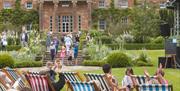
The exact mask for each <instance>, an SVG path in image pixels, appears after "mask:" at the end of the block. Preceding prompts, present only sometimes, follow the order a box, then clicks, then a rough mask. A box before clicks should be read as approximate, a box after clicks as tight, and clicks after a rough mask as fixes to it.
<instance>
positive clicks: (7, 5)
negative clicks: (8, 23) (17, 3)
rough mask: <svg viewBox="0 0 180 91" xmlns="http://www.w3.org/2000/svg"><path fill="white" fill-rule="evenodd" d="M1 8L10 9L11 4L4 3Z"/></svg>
mask: <svg viewBox="0 0 180 91" xmlns="http://www.w3.org/2000/svg"><path fill="white" fill-rule="evenodd" d="M3 8H4V9H11V8H12V4H11V3H10V2H6V1H5V2H4V5H3Z"/></svg>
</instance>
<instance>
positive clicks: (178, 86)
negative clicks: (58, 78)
mask: <svg viewBox="0 0 180 91" xmlns="http://www.w3.org/2000/svg"><path fill="white" fill-rule="evenodd" d="M125 52H127V53H129V54H132V55H138V54H140V53H141V52H142V50H127V51H125ZM144 52H146V53H147V54H148V55H149V57H150V58H151V60H152V62H153V64H154V66H153V67H133V70H134V73H135V74H136V75H143V70H144V68H146V69H147V70H148V72H149V73H150V74H151V75H153V74H154V73H155V71H156V68H157V63H158V57H159V56H164V51H163V50H146V51H144ZM125 69H126V68H113V69H112V73H113V75H114V76H116V77H117V79H118V82H119V84H121V80H122V78H123V76H124V74H125ZM77 71H78V72H80V73H81V75H82V76H83V74H84V73H98V74H101V73H103V72H102V70H96V71H81V70H77ZM165 78H166V79H167V80H168V81H169V83H172V84H173V89H174V91H180V69H165ZM62 91H65V88H64V89H63V90H62Z"/></svg>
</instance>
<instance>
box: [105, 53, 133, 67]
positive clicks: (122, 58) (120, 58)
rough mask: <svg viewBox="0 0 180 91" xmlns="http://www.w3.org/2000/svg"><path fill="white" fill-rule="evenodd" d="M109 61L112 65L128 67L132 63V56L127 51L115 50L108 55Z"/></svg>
mask: <svg viewBox="0 0 180 91" xmlns="http://www.w3.org/2000/svg"><path fill="white" fill-rule="evenodd" d="M106 60H107V63H109V64H110V65H111V66H112V67H114V68H116V67H127V66H130V65H131V58H130V57H128V56H127V55H126V54H125V53H122V52H114V53H111V54H110V55H108V57H107V59H106Z"/></svg>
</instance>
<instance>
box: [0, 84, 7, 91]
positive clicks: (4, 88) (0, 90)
mask: <svg viewBox="0 0 180 91" xmlns="http://www.w3.org/2000/svg"><path fill="white" fill-rule="evenodd" d="M6 90H7V89H6V87H5V86H4V85H3V84H2V83H0V91H6Z"/></svg>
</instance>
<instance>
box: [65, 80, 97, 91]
mask: <svg viewBox="0 0 180 91" xmlns="http://www.w3.org/2000/svg"><path fill="white" fill-rule="evenodd" d="M68 84H69V86H70V89H71V91H100V90H99V89H98V87H97V86H96V84H95V82H94V81H91V82H74V81H72V82H70V81H68Z"/></svg>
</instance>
